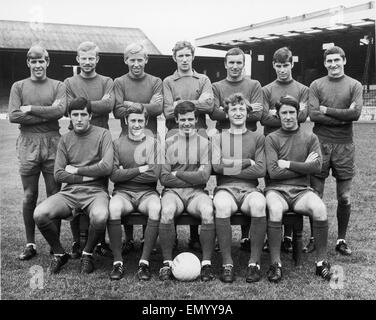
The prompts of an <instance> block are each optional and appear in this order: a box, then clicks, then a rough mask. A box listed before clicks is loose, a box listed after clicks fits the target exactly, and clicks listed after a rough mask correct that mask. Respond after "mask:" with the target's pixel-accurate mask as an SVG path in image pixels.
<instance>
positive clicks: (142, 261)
mask: <svg viewBox="0 0 376 320" xmlns="http://www.w3.org/2000/svg"><path fill="white" fill-rule="evenodd" d="M141 263H143V264H146V265H147V266H149V261H147V260H142V259H141V260H140V261H139V262H138V265H140V264H141Z"/></svg>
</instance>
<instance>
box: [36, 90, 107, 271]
mask: <svg viewBox="0 0 376 320" xmlns="http://www.w3.org/2000/svg"><path fill="white" fill-rule="evenodd" d="M68 114H69V117H70V119H71V121H72V125H73V130H72V131H70V132H68V133H66V134H65V135H63V136H62V137H61V139H60V142H59V146H58V150H57V153H56V162H55V169H54V172H55V179H56V181H57V182H60V183H65V185H64V187H63V188H62V190H61V191H60V192H58V193H56V194H55V195H53V196H51V197H49V198H47V199H46V200H45V201H43V202H42V203H41V204H40V205H38V207H37V208H36V209H35V212H34V220H35V222H36V224H37V226H38V228H39V230H40V232H41V233H42V235H43V236H44V238H45V239H46V240H47V242H48V243H49V244H50V246H51V247H52V249H53V252H54V257H53V259H52V261H51V266H50V271H51V273H58V272H59V271H60V269H61V267H62V266H63V265H64V264H66V263H67V262H68V260H69V257H70V256H69V254H68V253H66V252H65V250H64V249H63V247H62V245H61V243H60V240H59V237H58V234H57V230H56V227H55V225H54V224H53V223H52V220H53V219H67V218H71V217H72V212H78V211H79V210H84V211H86V213H87V214H88V215H89V217H90V227H89V235H88V240H87V242H86V245H85V248H84V250H83V251H82V257H81V272H82V273H91V272H93V270H94V262H93V257H92V252H93V249H94V247H95V245H96V244H97V243H98V241H99V239H100V237H101V235H102V234H103V232H104V231H105V229H106V223H107V218H108V202H109V201H108V200H109V197H108V190H107V181H108V175H110V174H111V171H112V165H113V156H114V153H113V148H112V139H111V134H110V132H109V131H108V130H107V129H104V128H100V127H97V126H92V125H91V124H90V120H91V117H92V113H91V103H90V101H88V100H86V99H85V98H83V97H81V98H77V99H73V100H72V101H71V103H70V104H69V106H68Z"/></svg>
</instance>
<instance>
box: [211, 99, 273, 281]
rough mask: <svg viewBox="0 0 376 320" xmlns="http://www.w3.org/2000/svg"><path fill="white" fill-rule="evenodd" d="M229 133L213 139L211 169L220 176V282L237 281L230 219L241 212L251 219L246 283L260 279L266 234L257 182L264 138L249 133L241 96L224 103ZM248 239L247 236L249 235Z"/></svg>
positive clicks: (217, 195)
mask: <svg viewBox="0 0 376 320" xmlns="http://www.w3.org/2000/svg"><path fill="white" fill-rule="evenodd" d="M224 111H225V112H226V113H227V114H228V119H229V121H230V129H229V130H226V131H222V133H218V134H216V135H214V136H213V138H212V144H213V158H212V165H213V169H214V171H215V172H216V173H217V187H216V188H215V190H214V199H213V203H214V207H215V227H216V231H217V238H218V242H219V247H220V250H221V254H222V260H223V269H222V275H221V280H222V281H223V282H233V281H234V280H235V274H234V263H233V260H232V257H231V240H232V231H231V222H230V217H231V215H233V214H234V213H235V212H237V211H238V210H240V211H241V212H242V213H243V214H245V215H248V216H250V217H251V229H250V236H251V238H250V239H251V257H250V259H249V263H248V269H247V276H246V281H247V282H256V281H259V280H260V279H261V272H260V257H261V252H262V246H263V243H264V238H265V233H266V212H265V208H266V201H265V197H264V195H263V193H262V192H261V191H260V190H259V189H258V188H257V186H258V178H262V177H264V176H265V172H266V164H265V154H264V140H265V138H264V136H263V135H262V134H260V133H257V132H253V131H250V130H248V129H247V127H246V120H247V116H248V113H249V112H250V108H249V106H248V105H247V103H246V100H245V97H244V96H243V94H241V93H234V94H232V95H230V96H229V97H228V98H227V99H226V100H225V107H224ZM247 236H248V235H247Z"/></svg>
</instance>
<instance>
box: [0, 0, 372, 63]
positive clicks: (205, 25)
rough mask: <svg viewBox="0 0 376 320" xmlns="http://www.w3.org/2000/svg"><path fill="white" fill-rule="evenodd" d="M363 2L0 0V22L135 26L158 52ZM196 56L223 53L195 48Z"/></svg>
mask: <svg viewBox="0 0 376 320" xmlns="http://www.w3.org/2000/svg"><path fill="white" fill-rule="evenodd" d="M367 2H368V1H367V0H310V1H305V0H304V1H303V0H301V1H298V0H257V1H255V0H91V1H89V0H32V1H30V0H10V1H9V0H0V8H1V10H0V20H21V21H31V22H36V21H37V22H50V23H67V24H83V25H98V26H114V27H132V28H140V29H141V30H142V31H143V32H144V33H145V34H146V36H147V37H148V38H149V39H150V40H151V41H152V42H153V43H154V44H155V45H156V47H157V48H158V49H159V50H160V51H161V52H162V54H167V55H170V54H171V49H172V47H173V46H174V44H175V42H177V41H179V40H188V41H191V42H192V43H193V44H194V41H195V39H197V38H200V37H203V36H207V35H210V34H213V33H218V32H222V31H227V30H229V29H234V28H239V27H244V26H247V25H250V24H253V23H258V22H262V21H266V20H270V19H274V18H280V17H283V16H290V17H293V16H296V15H301V14H304V13H309V12H312V11H318V10H325V9H328V8H333V7H337V6H340V5H342V6H345V7H351V6H354V5H357V4H363V3H367ZM196 55H216V56H223V55H224V53H223V52H220V51H218V50H211V49H204V48H198V49H197V50H196Z"/></svg>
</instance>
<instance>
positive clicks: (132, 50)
mask: <svg viewBox="0 0 376 320" xmlns="http://www.w3.org/2000/svg"><path fill="white" fill-rule="evenodd" d="M136 53H142V54H143V55H144V58H145V59H147V58H148V54H147V52H146V49H145V47H144V46H143V45H142V44H141V43H131V44H129V45H127V46H126V47H125V49H124V60H127V59H128V57H129V55H130V54H136Z"/></svg>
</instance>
